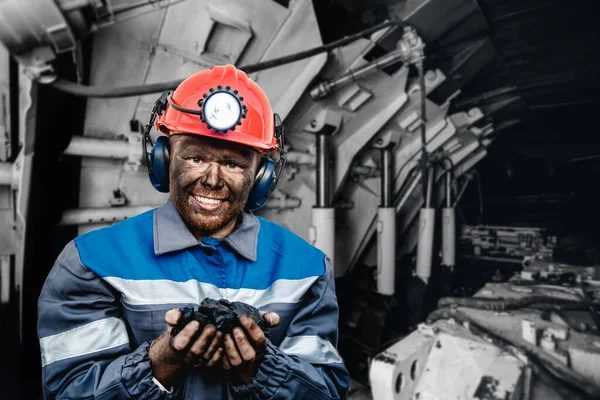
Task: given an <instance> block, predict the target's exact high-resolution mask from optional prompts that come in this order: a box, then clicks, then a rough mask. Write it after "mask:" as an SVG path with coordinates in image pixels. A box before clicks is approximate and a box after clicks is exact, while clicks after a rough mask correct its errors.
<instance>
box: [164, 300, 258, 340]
mask: <svg viewBox="0 0 600 400" xmlns="http://www.w3.org/2000/svg"><path fill="white" fill-rule="evenodd" d="M180 311H181V314H182V315H181V319H180V320H179V324H177V326H176V327H174V328H173V329H172V330H171V335H172V336H175V335H177V334H178V333H179V332H181V330H182V329H183V328H184V327H185V326H186V325H187V324H188V323H189V322H191V321H198V322H200V327H201V328H202V327H204V326H206V325H208V324H213V325H215V326H216V327H217V329H218V330H219V331H221V332H223V333H224V334H225V333H231V331H232V330H233V328H235V327H236V326H240V323H239V319H238V318H239V317H240V316H242V315H248V316H249V317H251V318H252V319H253V320H254V322H256V324H257V325H258V326H259V327H260V329H262V330H263V332H264V333H265V336H266V337H269V324H268V323H267V322H266V321H265V319H264V318H263V317H262V315H260V313H259V312H258V309H256V308H255V307H253V306H251V305H249V304H246V303H242V302H239V301H234V302H230V301H227V300H225V299H219V300H214V299H204V300H202V303H200V306H199V307H198V306H196V305H194V304H188V305H187V306H185V307H183V308H180ZM200 331H201V329H200V330H199V332H200Z"/></svg>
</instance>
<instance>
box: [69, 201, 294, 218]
mask: <svg viewBox="0 0 600 400" xmlns="http://www.w3.org/2000/svg"><path fill="white" fill-rule="evenodd" d="M301 204H302V200H301V199H299V198H297V197H287V198H282V197H272V198H270V199H269V201H268V202H267V204H265V206H264V207H263V208H271V209H273V208H277V209H292V208H298V207H300V205H301ZM158 207H160V205H153V206H124V207H99V208H78V209H72V210H67V211H65V212H64V213H63V215H62V218H61V220H60V221H59V223H58V225H87V224H101V223H115V222H119V221H123V220H126V219H127V218H131V217H135V216H136V215H138V214H141V213H144V212H146V211H149V210H152V209H154V208H158Z"/></svg>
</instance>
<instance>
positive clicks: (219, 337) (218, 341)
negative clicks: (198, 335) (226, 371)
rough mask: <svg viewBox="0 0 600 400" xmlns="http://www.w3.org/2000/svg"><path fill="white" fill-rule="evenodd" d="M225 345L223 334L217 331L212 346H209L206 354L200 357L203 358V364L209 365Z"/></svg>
mask: <svg viewBox="0 0 600 400" xmlns="http://www.w3.org/2000/svg"><path fill="white" fill-rule="evenodd" d="M222 345H223V333H222V332H219V331H217V333H216V334H215V335H214V336H213V338H212V341H211V342H210V345H209V346H208V349H207V350H206V351H205V352H204V354H202V353H200V355H201V356H202V359H203V361H202V363H203V364H208V362H209V361H210V360H211V359H212V358H213V356H214V355H215V354H216V352H217V350H218V349H219V348H221V347H223V346H222Z"/></svg>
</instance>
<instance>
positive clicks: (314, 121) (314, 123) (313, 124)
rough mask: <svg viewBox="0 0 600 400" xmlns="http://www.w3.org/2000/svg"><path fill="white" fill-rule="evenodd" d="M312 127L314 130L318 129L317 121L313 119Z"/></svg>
mask: <svg viewBox="0 0 600 400" xmlns="http://www.w3.org/2000/svg"><path fill="white" fill-rule="evenodd" d="M310 126H311V127H313V128H316V127H317V120H316V119H313V120H312V121H310Z"/></svg>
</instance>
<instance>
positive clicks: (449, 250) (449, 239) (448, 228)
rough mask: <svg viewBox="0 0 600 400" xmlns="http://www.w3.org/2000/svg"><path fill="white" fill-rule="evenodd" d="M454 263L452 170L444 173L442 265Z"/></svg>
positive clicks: (454, 229) (454, 228)
mask: <svg viewBox="0 0 600 400" xmlns="http://www.w3.org/2000/svg"><path fill="white" fill-rule="evenodd" d="M455 262H456V219H455V214H454V207H452V170H448V172H446V207H444V208H443V209H442V265H445V266H447V267H450V268H452V267H454V265H455Z"/></svg>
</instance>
